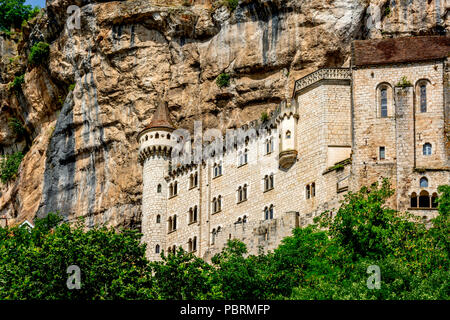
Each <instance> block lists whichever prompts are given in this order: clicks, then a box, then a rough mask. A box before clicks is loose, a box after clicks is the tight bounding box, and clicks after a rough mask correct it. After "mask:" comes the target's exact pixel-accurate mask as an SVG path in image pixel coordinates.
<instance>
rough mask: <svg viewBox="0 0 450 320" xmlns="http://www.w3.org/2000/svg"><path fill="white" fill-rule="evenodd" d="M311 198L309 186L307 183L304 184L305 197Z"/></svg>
mask: <svg viewBox="0 0 450 320" xmlns="http://www.w3.org/2000/svg"><path fill="white" fill-rule="evenodd" d="M310 198H311V188H310V186H309V184H308V185H307V186H306V199H310Z"/></svg>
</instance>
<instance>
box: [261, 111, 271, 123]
mask: <svg viewBox="0 0 450 320" xmlns="http://www.w3.org/2000/svg"><path fill="white" fill-rule="evenodd" d="M261 121H262V122H267V121H269V115H268V114H267V112H262V113H261Z"/></svg>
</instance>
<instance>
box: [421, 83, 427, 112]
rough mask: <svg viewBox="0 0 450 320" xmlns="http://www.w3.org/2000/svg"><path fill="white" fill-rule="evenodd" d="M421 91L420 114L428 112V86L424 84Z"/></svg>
mask: <svg viewBox="0 0 450 320" xmlns="http://www.w3.org/2000/svg"><path fill="white" fill-rule="evenodd" d="M419 90H420V112H427V85H426V84H425V83H422V84H421V85H420V87H419Z"/></svg>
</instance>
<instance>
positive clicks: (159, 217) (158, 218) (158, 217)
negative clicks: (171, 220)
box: [156, 214, 161, 223]
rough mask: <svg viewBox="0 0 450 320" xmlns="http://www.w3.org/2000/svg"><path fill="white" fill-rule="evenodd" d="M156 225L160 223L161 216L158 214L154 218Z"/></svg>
mask: <svg viewBox="0 0 450 320" xmlns="http://www.w3.org/2000/svg"><path fill="white" fill-rule="evenodd" d="M156 223H161V216H160V215H159V214H158V215H157V216H156Z"/></svg>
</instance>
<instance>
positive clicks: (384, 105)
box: [380, 88, 388, 118]
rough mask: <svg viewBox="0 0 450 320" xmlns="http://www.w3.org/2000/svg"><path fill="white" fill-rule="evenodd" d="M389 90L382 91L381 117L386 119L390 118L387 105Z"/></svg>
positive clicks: (383, 89)
mask: <svg viewBox="0 0 450 320" xmlns="http://www.w3.org/2000/svg"><path fill="white" fill-rule="evenodd" d="M387 101H388V99H387V88H382V89H381V90H380V116H381V117H382V118H386V117H387V116H388V104H387Z"/></svg>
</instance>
